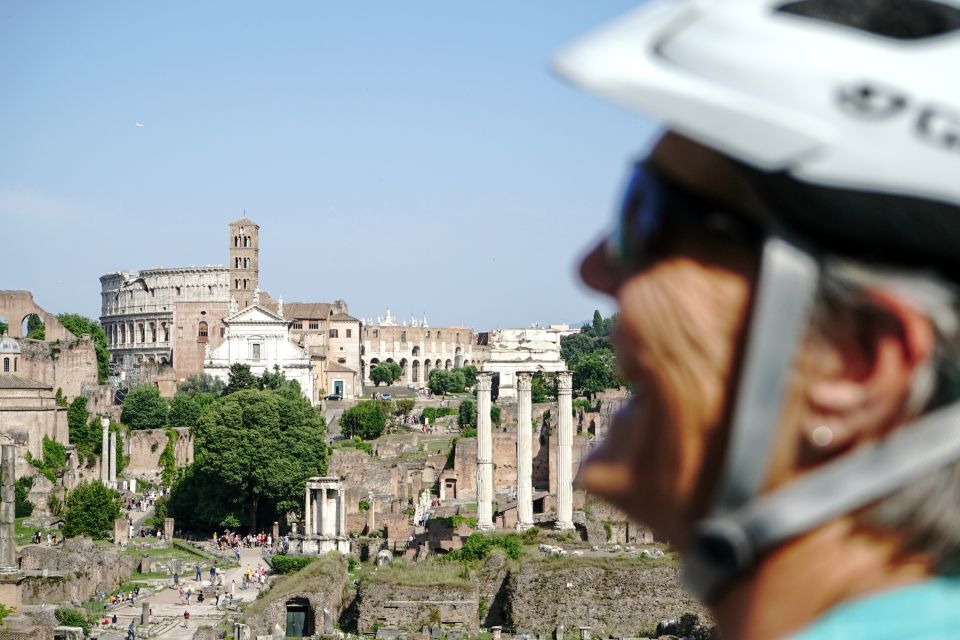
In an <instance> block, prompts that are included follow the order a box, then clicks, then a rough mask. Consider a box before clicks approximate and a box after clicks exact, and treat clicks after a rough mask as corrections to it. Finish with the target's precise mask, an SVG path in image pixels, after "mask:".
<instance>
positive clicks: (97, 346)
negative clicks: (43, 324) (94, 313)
mask: <svg viewBox="0 0 960 640" xmlns="http://www.w3.org/2000/svg"><path fill="white" fill-rule="evenodd" d="M57 320H59V321H60V324H62V325H63V326H64V327H66V329H67V331H69V332H70V333H72V334H73V335H75V336H77V337H78V338H79V337H80V336H82V335H83V334H85V333H88V334H90V337H91V338H93V348H94V351H96V354H97V382H99V383H100V384H103V383H104V382H106V381H107V376H108V375H109V374H110V351H108V350H107V334H106V333H104V331H103V327H102V326H100V323H99V322H97V321H96V320H91V319H90V318H88V317H86V316H82V315H80V314H78V313H60V314H57Z"/></svg>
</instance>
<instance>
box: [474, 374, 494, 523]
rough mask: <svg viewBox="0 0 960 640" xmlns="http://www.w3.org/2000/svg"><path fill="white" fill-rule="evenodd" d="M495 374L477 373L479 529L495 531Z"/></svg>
mask: <svg viewBox="0 0 960 640" xmlns="http://www.w3.org/2000/svg"><path fill="white" fill-rule="evenodd" d="M492 380H493V374H491V373H488V372H479V373H477V528H478V529H480V530H481V531H492V530H493V528H494V527H493V425H492V424H491V421H490V403H491V401H492V400H491V389H492Z"/></svg>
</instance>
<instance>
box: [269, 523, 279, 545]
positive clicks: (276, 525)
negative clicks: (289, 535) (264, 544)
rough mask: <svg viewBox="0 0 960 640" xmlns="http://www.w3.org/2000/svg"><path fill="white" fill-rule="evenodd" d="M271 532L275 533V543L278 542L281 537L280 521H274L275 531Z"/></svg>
mask: <svg viewBox="0 0 960 640" xmlns="http://www.w3.org/2000/svg"><path fill="white" fill-rule="evenodd" d="M270 533H272V534H273V543H274V544H277V540H279V539H280V523H279V522H274V523H273V531H271V532H270Z"/></svg>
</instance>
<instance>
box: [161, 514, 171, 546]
mask: <svg viewBox="0 0 960 640" xmlns="http://www.w3.org/2000/svg"><path fill="white" fill-rule="evenodd" d="M163 538H164V539H165V540H166V541H167V542H170V541H171V540H173V518H164V519H163Z"/></svg>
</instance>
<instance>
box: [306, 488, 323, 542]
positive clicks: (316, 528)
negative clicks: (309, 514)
mask: <svg viewBox="0 0 960 640" xmlns="http://www.w3.org/2000/svg"><path fill="white" fill-rule="evenodd" d="M326 506H327V505H325V504H324V499H323V489H316V488H314V490H313V520H311V521H310V527H311V529H312V531H313V535H315V536H322V535H323V518H324V515H325V514H324V513H323V511H324V507H326Z"/></svg>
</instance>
